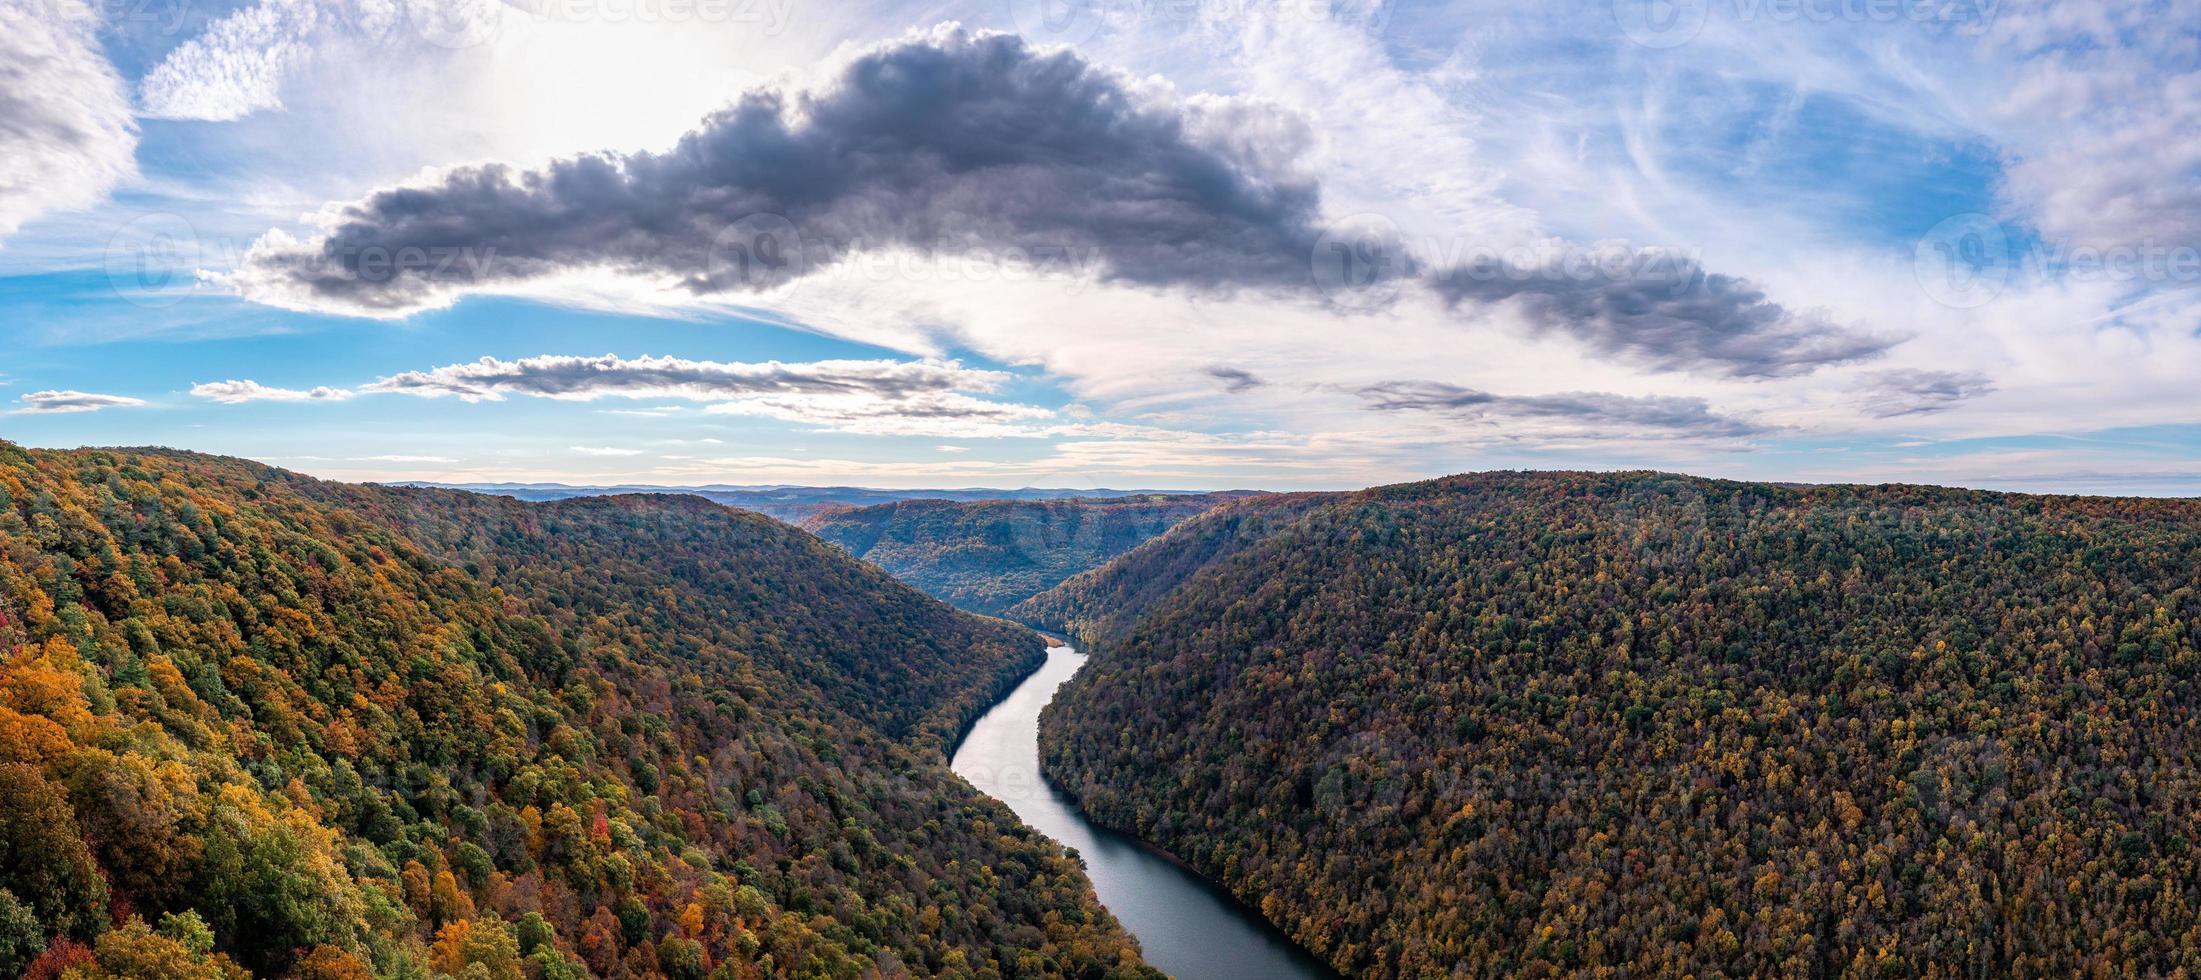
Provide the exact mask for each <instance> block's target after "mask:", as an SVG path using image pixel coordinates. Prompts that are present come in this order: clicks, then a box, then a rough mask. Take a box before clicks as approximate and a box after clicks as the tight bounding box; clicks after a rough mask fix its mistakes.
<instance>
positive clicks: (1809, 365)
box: [1430, 249, 1900, 378]
mask: <svg viewBox="0 0 2201 980" xmlns="http://www.w3.org/2000/svg"><path fill="white" fill-rule="evenodd" d="M1430 278H1431V280H1432V281H1433V282H1434V284H1435V286H1436V289H1437V291H1438V292H1439V293H1440V294H1442V295H1443V296H1445V297H1446V298H1447V299H1448V300H1451V301H1453V302H1459V301H1463V300H1464V301H1473V302H1478V303H1503V302H1507V301H1512V302H1515V303H1517V304H1518V305H1519V306H1520V308H1521V309H1522V310H1523V311H1524V312H1525V313H1526V314H1527V315H1528V317H1529V319H1530V321H1531V322H1532V323H1533V324H1535V325H1536V326H1537V327H1538V328H1540V329H1545V330H1553V331H1557V332H1560V333H1564V334H1566V335H1568V336H1571V337H1573V338H1575V339H1576V340H1579V341H1581V342H1582V343H1584V344H1586V345H1588V346H1589V347H1590V348H1591V349H1592V350H1595V351H1597V352H1599V353H1601V354H1609V355H1617V356H1622V357H1628V358H1631V359H1635V360H1638V361H1641V362H1643V363H1645V364H1647V365H1649V366H1651V367H1654V368H1658V369H1660V370H1680V371H1702V372H1706V373H1714V374H1726V375H1731V376H1734V377H1739V378H1779V377H1789V376H1793V375H1799V374H1808V373H1810V372H1812V371H1814V370H1817V369H1818V368H1821V367H1824V366H1827V365H1831V364H1841V363H1845V362H1849V361H1858V360H1865V359H1869V358H1872V357H1877V356H1879V355H1880V354H1881V353H1882V352H1884V351H1886V350H1887V349H1888V348H1889V347H1892V346H1894V345H1895V344H1896V343H1898V342H1899V341H1900V338H1894V337H1885V336H1878V335H1874V334H1869V333H1864V332H1861V331H1857V330H1854V329H1851V328H1848V327H1844V326H1842V325H1840V324H1837V323H1835V322H1833V321H1832V320H1830V319H1828V318H1827V316H1826V315H1825V314H1823V313H1819V312H1815V311H1797V310H1791V309H1789V308H1787V307H1785V306H1782V305H1781V304H1779V303H1776V302H1774V301H1772V300H1771V299H1768V298H1766V295H1765V293H1764V292H1763V291H1762V290H1760V289H1758V288H1757V287H1756V286H1754V285H1752V284H1751V283H1750V282H1749V281H1748V280H1744V279H1738V278H1736V277H1734V276H1728V275H1721V274H1719V273H1713V272H1706V271H1705V270H1704V268H1703V266H1702V265H1700V264H1699V263H1698V262H1697V261H1696V260H1695V259H1692V258H1689V257H1687V256H1683V255H1680V254H1678V253H1673V252H1666V251H1661V250H1657V249H1644V250H1619V251H1613V250H1604V251H1593V250H1582V251H1577V252H1568V253H1565V254H1563V255H1561V256H1558V257H1555V258H1553V259H1551V260H1549V261H1544V262H1539V263H1537V264H1536V265H1534V266H1532V267H1522V266H1519V265H1508V264H1504V263H1500V262H1480V263H1471V264H1466V265H1461V266H1458V267H1454V268H1449V269H1445V270H1441V271H1438V272H1436V273H1433V274H1432V275H1431V277H1430Z"/></svg>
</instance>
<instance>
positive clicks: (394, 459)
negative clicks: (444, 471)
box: [353, 454, 458, 463]
mask: <svg viewBox="0 0 2201 980" xmlns="http://www.w3.org/2000/svg"><path fill="white" fill-rule="evenodd" d="M353 461H354V462H360V463H456V462H458V460H455V459H452V458H451V457H449V456H407V455H403V454H393V455H385V456H358V457H354V458H353Z"/></svg>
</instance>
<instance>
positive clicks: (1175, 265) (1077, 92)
mask: <svg viewBox="0 0 2201 980" xmlns="http://www.w3.org/2000/svg"><path fill="white" fill-rule="evenodd" d="M1239 115H1240V113H1239V112H1238V111H1236V110H1235V109H1232V108H1229V107H1223V108H1217V107H1215V106H1214V105H1209V107H1208V108H1200V107H1199V104H1190V103H1187V104H1180V103H1175V102H1169V101H1160V100H1156V99H1154V98H1151V97H1149V96H1146V95H1143V94H1141V93H1138V92H1135V91H1133V90H1131V88H1129V87H1128V85H1127V80H1126V79H1125V78H1124V77H1123V76H1121V75H1120V74H1118V73H1116V72H1113V71H1110V70H1107V69H1104V68H1100V67H1097V66H1095V65H1092V64H1090V63H1088V62H1086V61H1085V60H1084V59H1082V58H1080V57H1078V56H1077V55H1076V54H1073V53H1071V52H1069V51H1064V50H1054V51H1041V50H1035V49H1033V48H1030V47H1027V46H1026V45H1025V44H1024V42H1023V41H1022V40H1021V39H1019V38H1017V37H1014V36H1010V35H1000V34H971V33H966V32H964V31H961V30H948V29H943V30H941V31H937V32H934V33H932V34H930V35H926V36H922V37H914V38H909V39H905V40H902V41H899V42H895V43H892V44H888V45H885V46H883V47H880V48H877V49H875V50H872V51H870V52H868V53H866V54H864V55H862V56H861V57H858V58H857V59H856V60H855V61H854V62H852V63H851V64H849V65H848V67H847V68H846V69H844V70H843V71H842V72H841V73H840V75H839V76H838V77H837V79H836V80H835V81H834V82H833V83H832V84H831V85H829V86H826V87H823V88H821V89H818V90H812V91H804V92H785V91H780V90H774V89H764V90H757V91H752V92H750V93H749V94H747V95H745V96H743V97H742V98H741V99H740V100H739V101H738V102H737V103H735V104H734V105H733V106H731V107H729V108H727V109H724V110H722V111H720V112H718V113H717V114H715V115H713V116H711V117H709V118H708V119H706V120H705V121H704V123H703V126H702V127H701V128H700V129H698V130H696V131H694V132H691V133H689V134H688V135H687V136H685V137H683V138H682V139H681V140H680V142H679V144H678V145H677V146H675V147H674V148H673V149H671V150H670V151H667V152H664V153H646V152H645V153H632V154H609V153H605V154H595V155H590V156H583V157H577V158H573V159H568V160H561V161H558V162H556V163H554V164H552V165H550V166H549V167H548V168H547V169H543V170H533V171H525V170H517V169H514V168H511V167H507V166H495V165H493V166H482V167H469V168H465V169H462V170H458V171H455V172H453V173H451V174H449V175H448V176H446V177H444V178H443V179H442V180H441V181H440V182H438V183H434V184H428V185H424V186H414V187H402V188H397V189H392V190H386V191H382V192H379V193H376V194H374V195H373V196H371V197H369V198H367V199H366V200H364V201H361V202H359V203H357V204H354V205H352V206H350V207H348V208H346V209H345V210H344V211H343V212H342V217H341V220H340V221H339V222H338V223H337V224H336V225H335V227H333V228H332V229H331V230H330V232H329V234H328V235H327V236H326V237H325V238H323V239H322V240H320V241H318V242H312V243H306V244H302V245H299V244H295V243H286V242H282V241H280V240H275V241H271V242H269V243H268V244H267V245H266V246H265V247H262V248H259V249H256V254H254V255H253V256H252V262H251V264H250V268H248V269H247V271H246V275H245V277H244V285H245V288H246V289H247V291H248V292H250V293H252V294H253V295H255V296H256V297H259V298H263V299H273V300H275V301H278V302H291V303H294V304H305V305H323V306H333V307H338V308H346V309H350V310H353V311H358V312H378V313H387V314H401V313H404V312H408V311H410V310H413V309H417V308H419V307H422V306H425V305H430V304H433V303H436V302H438V301H439V298H441V297H444V296H446V295H447V294H450V293H455V292H459V291H463V290H466V289H469V288H474V287H482V286H494V285H498V284H509V283H516V282H521V281H525V280H528V279H531V278H535V277H538V276H542V275H546V274H550V273H554V272H559V271H563V270H568V269H579V268H604V269H614V270H620V271H624V272H631V273H639V274H644V275H651V276H660V277H671V278H675V279H678V280H679V281H681V282H683V283H684V284H685V285H686V286H687V287H688V288H689V289H692V290H694V291H695V292H698V293H720V292H739V291H746V290H755V289H759V288H767V287H770V286H774V285H777V284H779V283H781V282H785V281H787V280H789V279H793V278H798V277H800V276H802V275H804V274H806V272H808V271H811V270H815V269H816V268H818V267H819V266H820V265H821V264H823V263H826V262H830V261H832V260H834V259H836V258H838V257H840V256H841V255H842V254H844V253H846V252H847V251H849V250H852V249H857V248H886V247H894V246H905V247H913V248H918V249H942V250H962V249H981V248H982V249H987V250H990V251H994V252H1013V251H1021V252H1024V253H1029V254H1033V255H1038V256H1043V257H1044V256H1046V255H1049V254H1061V253H1067V254H1071V255H1076V256H1080V257H1084V258H1086V259H1088V260H1089V261H1090V263H1091V266H1092V269H1091V271H1093V272H1095V273H1097V274H1099V275H1100V276H1102V277H1104V278H1107V279H1110V280H1115V281H1120V282H1129V283H1136V284H1142V285H1172V286H1181V287H1189V288H1194V289H1231V288H1237V287H1287V286H1288V287H1300V286H1303V285H1304V283H1305V280H1306V279H1307V256H1308V255H1309V254H1310V251H1311V249H1312V247H1313V242H1314V240H1315V236H1316V233H1317V232H1316V230H1315V229H1314V227H1313V224H1314V217H1315V213H1316V205H1317V192H1316V188H1315V186H1314V184H1313V183H1312V182H1311V181H1303V180H1299V181H1295V180H1288V179H1270V178H1265V177H1262V176H1258V175H1256V174H1254V173H1252V172H1251V170H1250V169H1249V167H1248V166H1247V165H1246V164H1245V162H1244V159H1245V158H1246V157H1247V156H1248V155H1254V156H1258V155H1260V154H1261V153H1264V152H1267V150H1265V149H1263V148H1262V147H1252V146H1248V145H1247V144H1248V142H1249V141H1255V140H1262V139H1268V138H1269V137H1268V135H1267V130H1266V129H1264V130H1254V129H1251V128H1249V127H1245V126H1239V127H1238V131H1228V132H1224V131H1219V130H1231V128H1232V126H1233V125H1234V120H1236V119H1237V117H1238V116H1239ZM1270 128H1273V127H1270Z"/></svg>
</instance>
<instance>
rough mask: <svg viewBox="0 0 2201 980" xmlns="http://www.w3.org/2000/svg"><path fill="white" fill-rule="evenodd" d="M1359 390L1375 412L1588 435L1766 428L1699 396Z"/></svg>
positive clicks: (1702, 434)
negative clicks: (1534, 425) (1540, 426)
mask: <svg viewBox="0 0 2201 980" xmlns="http://www.w3.org/2000/svg"><path fill="white" fill-rule="evenodd" d="M1359 394H1360V397H1361V398H1362V399H1364V400H1365V401H1366V402H1367V403H1368V408H1370V409H1371V410H1375V411H1383V412H1425V413H1430V414H1435V415H1441V416H1444V417H1447V418H1452V419H1457V420H1460V421H1463V422H1479V423H1521V422H1540V423H1557V424H1560V425H1562V426H1564V427H1566V428H1570V429H1573V428H1579V429H1580V431H1581V434H1582V435H1593V436H1612V437H1630V436H1641V435H1644V434H1653V435H1666V436H1693V437H1699V438H1721V439H1736V438H1742V437H1746V436H1753V435H1759V434H1762V433H1765V432H1767V431H1769V430H1768V429H1767V428H1766V427H1765V426H1762V425H1758V424H1756V423H1753V422H1749V421H1746V420H1743V419H1737V418H1732V417H1729V416H1725V415H1720V414H1717V413H1715V412H1713V411H1712V410H1711V407H1710V406H1709V405H1707V404H1706V403H1705V401H1704V399H1701V398H1683V397H1659V396H1650V397H1645V396H1633V395H1616V394H1611V393H1607V392H1587V391H1576V392H1562V393H1559V394H1551V395H1495V394H1492V393H1490V392H1487V391H1479V390H1476V389H1474V388H1465V387H1461V386H1459V385H1453V384H1445V383H1443V382H1438V381H1391V382H1385V383H1383V384H1377V385H1369V386H1367V387H1365V388H1362V389H1360V391H1359Z"/></svg>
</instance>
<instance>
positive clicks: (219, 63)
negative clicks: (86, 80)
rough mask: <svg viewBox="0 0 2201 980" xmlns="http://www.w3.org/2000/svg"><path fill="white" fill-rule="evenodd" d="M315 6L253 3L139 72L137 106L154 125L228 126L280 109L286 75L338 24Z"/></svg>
mask: <svg viewBox="0 0 2201 980" xmlns="http://www.w3.org/2000/svg"><path fill="white" fill-rule="evenodd" d="M335 6H336V5H335V4H330V5H328V8H325V7H324V5H323V4H322V3H321V2H320V0H260V2H258V3H255V4H252V5H251V6H247V7H244V8H241V9H239V10H236V11H233V12H231V13H230V14H229V15H228V16H226V17H223V18H221V19H219V20H216V21H214V22H212V23H210V24H208V25H207V27H206V29H205V31H203V32H202V33H200V34H199V35H198V36H196V37H193V38H191V39H189V40H186V41H185V42H183V43H182V44H180V45H177V46H176V48H175V49H174V50H172V51H170V52H169V53H168V56H167V57H166V58H165V59H163V60H162V61H161V63H160V64H158V65H155V66H154V67H153V69H152V70H151V71H149V72H146V73H145V77H144V78H142V79H139V81H138V103H139V105H140V106H141V107H142V108H143V110H144V112H145V114H146V115H148V116H152V117H154V118H158V119H198V120H209V121H217V122H220V121H228V120H233V119H241V118H243V117H245V116H248V115H251V114H252V113H254V112H258V111H260V110H263V109H276V108H281V107H282V104H283V99H282V91H281V90H282V84H283V80H284V78H285V77H286V76H288V75H289V74H290V72H291V71H292V70H293V69H294V68H296V67H297V66H298V65H299V64H301V63H302V62H304V61H305V59H306V58H307V57H309V56H310V55H311V54H312V50H313V49H312V43H311V42H312V39H313V38H314V36H315V35H317V34H320V33H321V32H322V31H323V29H324V25H325V23H326V22H328V21H330V20H333V19H334V18H336V17H338V16H339V14H338V12H337V11H336V10H334V9H331V8H333V7H335Z"/></svg>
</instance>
